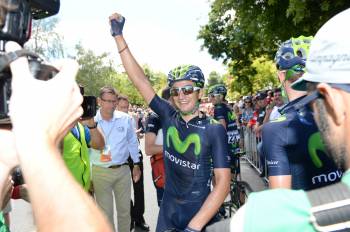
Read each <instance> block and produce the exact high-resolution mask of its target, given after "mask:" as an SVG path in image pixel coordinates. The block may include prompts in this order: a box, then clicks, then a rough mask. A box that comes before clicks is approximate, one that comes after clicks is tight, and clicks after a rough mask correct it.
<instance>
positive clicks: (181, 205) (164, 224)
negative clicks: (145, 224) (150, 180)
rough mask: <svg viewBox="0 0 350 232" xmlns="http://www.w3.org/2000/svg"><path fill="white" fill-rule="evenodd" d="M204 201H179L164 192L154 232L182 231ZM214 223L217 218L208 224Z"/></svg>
mask: <svg viewBox="0 0 350 232" xmlns="http://www.w3.org/2000/svg"><path fill="white" fill-rule="evenodd" d="M204 200H205V199H204ZM204 200H196V201H188V200H179V199H176V198H175V197H173V196H171V195H170V194H167V193H166V192H164V195H163V201H162V205H161V207H160V211H159V215H158V222H157V229H156V231H157V232H164V231H166V230H169V231H183V230H184V229H185V228H186V227H187V226H188V223H190V221H191V219H192V218H193V217H194V216H195V215H196V213H197V212H198V211H199V210H200V208H201V207H202V205H203V202H204ZM216 221H217V217H214V219H212V220H211V221H210V223H209V224H211V223H213V222H216Z"/></svg>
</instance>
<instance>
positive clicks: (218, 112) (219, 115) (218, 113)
mask: <svg viewBox="0 0 350 232" xmlns="http://www.w3.org/2000/svg"><path fill="white" fill-rule="evenodd" d="M226 114H227V112H226V109H225V108H224V107H222V106H216V107H215V108H214V119H215V120H220V119H224V120H225V118H226ZM225 121H226V120H225Z"/></svg>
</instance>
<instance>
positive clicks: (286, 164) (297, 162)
mask: <svg viewBox="0 0 350 232" xmlns="http://www.w3.org/2000/svg"><path fill="white" fill-rule="evenodd" d="M311 40H312V37H305V36H300V37H298V38H291V39H290V40H287V41H286V42H284V43H282V45H281V46H280V48H279V50H278V52H277V54H276V64H277V68H278V78H279V80H280V82H281V84H282V88H284V90H285V92H286V94H287V96H288V99H289V103H288V104H287V105H286V106H284V107H283V109H282V110H281V112H282V116H281V117H280V118H278V119H277V120H275V121H272V122H270V123H267V124H265V125H264V127H263V141H264V144H263V149H264V154H265V155H266V160H267V168H268V175H269V184H270V188H292V189H304V190H309V189H315V188H318V187H322V186H325V185H329V184H331V183H335V182H337V181H339V180H340V177H341V175H342V171H341V170H339V169H338V168H337V167H336V166H335V164H334V162H333V160H331V159H329V157H328V156H327V155H326V152H325V149H324V147H323V144H322V141H321V139H320V134H319V131H318V128H317V126H316V124H315V121H314V119H313V116H312V113H311V112H310V109H309V108H305V109H304V110H303V112H300V111H297V110H295V105H296V104H298V102H300V101H301V100H302V99H303V98H305V96H306V92H304V91H296V90H293V89H292V88H291V85H292V84H293V83H294V82H295V81H296V80H298V79H299V78H300V77H301V76H302V75H303V73H304V66H305V59H306V57H307V54H308V50H309V46H310V42H311ZM301 115H303V117H301ZM330 173H336V175H333V174H331V176H330V178H328V177H329V174H330Z"/></svg>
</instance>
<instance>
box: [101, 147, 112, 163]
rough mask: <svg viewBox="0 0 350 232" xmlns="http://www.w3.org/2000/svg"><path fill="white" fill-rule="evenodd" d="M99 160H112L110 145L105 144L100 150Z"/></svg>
mask: <svg viewBox="0 0 350 232" xmlns="http://www.w3.org/2000/svg"><path fill="white" fill-rule="evenodd" d="M100 161H101V162H110V161H112V153H111V146H109V145H106V146H105V147H104V149H103V150H102V152H101V156H100Z"/></svg>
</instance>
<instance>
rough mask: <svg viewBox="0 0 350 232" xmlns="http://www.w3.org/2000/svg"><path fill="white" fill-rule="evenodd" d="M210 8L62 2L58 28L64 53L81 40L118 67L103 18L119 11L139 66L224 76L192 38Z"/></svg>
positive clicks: (181, 1) (169, 0)
mask: <svg viewBox="0 0 350 232" xmlns="http://www.w3.org/2000/svg"><path fill="white" fill-rule="evenodd" d="M209 10H210V7H209V2H208V0H119V1H118V0H97V1H96V0H94V1H92V0H85V1H83V0H61V9H60V12H59V14H58V17H59V18H60V23H59V25H58V27H57V29H58V31H59V33H61V34H62V35H63V36H64V45H65V47H66V48H67V49H72V48H73V47H74V45H75V44H77V43H78V42H79V41H80V42H81V43H82V44H83V46H84V47H85V48H88V49H91V50H93V51H94V52H95V53H97V54H100V53H102V52H109V53H110V54H111V58H113V60H114V61H115V63H116V65H118V64H120V63H121V61H120V59H119V56H118V54H117V52H116V46H115V44H114V41H113V38H112V37H111V35H110V33H109V24H108V16H109V15H110V14H111V13H114V12H118V13H121V14H122V15H124V16H125V17H126V23H125V26H124V37H125V39H126V40H127V42H128V45H129V47H130V49H131V51H132V52H133V54H134V56H135V57H136V59H137V60H138V61H139V63H140V64H148V65H149V66H150V67H151V68H152V69H153V70H155V71H162V72H164V73H168V71H169V70H170V69H171V68H173V67H176V66H177V65H179V64H195V65H198V66H199V67H200V68H201V69H202V70H203V72H204V73H205V75H206V76H207V75H208V74H209V73H210V72H211V71H217V72H219V73H221V74H224V73H225V67H224V66H223V65H222V64H221V62H220V61H216V60H213V59H212V58H211V56H210V55H209V54H208V53H207V52H206V51H200V46H201V41H199V40H197V39H196V37H197V35H198V31H199V29H200V25H204V24H205V23H206V22H207V20H208V16H207V15H208V12H209Z"/></svg>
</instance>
